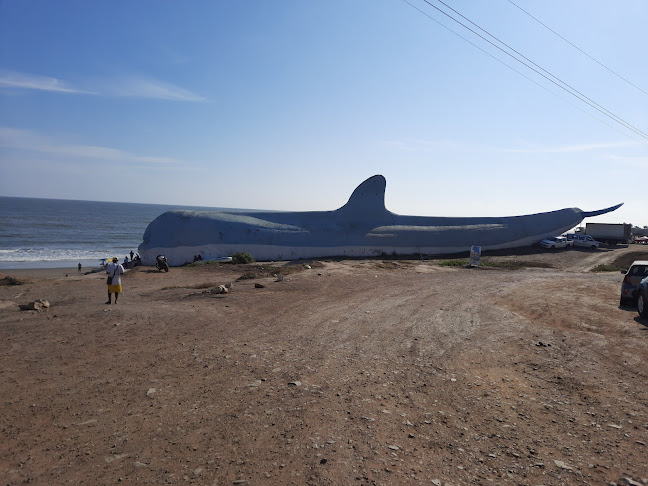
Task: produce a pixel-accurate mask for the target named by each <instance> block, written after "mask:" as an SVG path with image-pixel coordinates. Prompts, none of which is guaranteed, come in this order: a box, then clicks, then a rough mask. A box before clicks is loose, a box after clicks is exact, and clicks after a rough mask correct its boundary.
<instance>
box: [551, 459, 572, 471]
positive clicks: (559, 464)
mask: <svg viewBox="0 0 648 486" xmlns="http://www.w3.org/2000/svg"><path fill="white" fill-rule="evenodd" d="M554 464H555V465H556V466H558V467H559V468H561V469H566V470H567V471H573V469H572V468H571V466H568V465H567V464H565V463H564V462H562V461H554Z"/></svg>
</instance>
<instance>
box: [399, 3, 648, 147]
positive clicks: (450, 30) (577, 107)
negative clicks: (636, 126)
mask: <svg viewBox="0 0 648 486" xmlns="http://www.w3.org/2000/svg"><path fill="white" fill-rule="evenodd" d="M403 2H405V3H406V4H407V5H409V6H410V7H412V8H413V9H415V10H417V11H418V12H420V13H422V14H423V15H425V16H426V17H427V18H429V19H430V20H432V21H433V22H436V23H437V24H439V25H440V26H441V27H443V28H444V29H446V30H448V31H449V32H451V33H453V34H454V35H456V36H457V37H459V38H460V39H462V40H464V41H466V42H467V43H468V44H470V45H472V46H473V47H475V48H476V49H479V50H480V51H482V52H483V53H484V54H486V55H487V56H489V57H491V58H493V59H494V60H495V61H497V62H499V63H500V64H502V65H504V66H506V67H507V68H509V69H510V70H512V71H515V72H516V73H518V74H519V75H520V76H522V77H523V78H526V79H527V80H529V81H531V82H532V83H533V84H535V85H537V86H538V87H540V88H542V89H543V90H545V91H546V92H548V93H551V94H552V95H554V96H556V97H558V98H560V99H561V100H562V101H564V102H565V103H567V104H569V105H571V106H573V107H574V108H576V109H577V110H580V111H582V112H583V113H585V114H586V115H587V116H589V117H591V118H593V119H594V120H596V121H599V122H601V123H602V124H603V125H605V126H607V127H609V128H611V129H612V130H614V131H616V132H619V133H620V134H621V135H624V136H626V137H628V138H631V139H632V140H634V141H635V142H638V143H643V144H646V142H645V141H642V140H639V139H637V138H635V137H633V136H632V135H630V134H628V133H626V132H623V131H621V130H619V129H618V128H617V127H615V126H614V125H610V124H609V123H607V122H606V121H605V120H602V119H601V118H598V117H597V116H595V115H593V114H592V113H590V112H589V111H586V110H584V109H583V108H581V107H580V106H578V105H576V104H574V103H572V102H571V101H569V100H568V99H566V98H563V97H562V96H560V95H559V94H558V93H555V92H553V91H551V90H550V89H549V88H547V87H546V86H543V85H542V84H540V83H539V82H537V81H536V80H535V79H533V78H531V77H529V76H527V75H526V74H524V73H523V72H521V71H519V70H517V69H515V68H514V67H513V66H511V65H510V64H507V63H506V62H504V61H502V60H501V59H499V58H498V57H496V56H494V55H493V54H491V53H490V52H488V51H487V50H485V49H482V48H481V47H479V46H478V45H477V44H475V43H474V42H472V41H471V40H469V39H468V38H466V37H464V36H462V35H461V34H459V33H458V32H456V31H454V30H452V29H451V28H450V27H448V26H447V25H445V24H443V23H442V22H439V21H438V20H437V19H435V18H434V17H432V16H431V15H430V14H428V13H427V12H425V11H423V10H421V9H420V8H418V7H417V6H416V5H414V4H412V3H410V2H409V1H408V0H403ZM570 94H571V93H570Z"/></svg>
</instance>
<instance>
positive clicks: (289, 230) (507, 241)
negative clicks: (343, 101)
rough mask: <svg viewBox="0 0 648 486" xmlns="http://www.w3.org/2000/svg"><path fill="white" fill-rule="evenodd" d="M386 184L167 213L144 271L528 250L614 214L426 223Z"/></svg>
mask: <svg viewBox="0 0 648 486" xmlns="http://www.w3.org/2000/svg"><path fill="white" fill-rule="evenodd" d="M385 185H386V181H385V178H384V177H383V176H381V175H375V176H373V177H370V178H369V179H367V180H366V181H364V182H363V183H362V184H360V185H359V186H358V187H357V188H356V189H355V191H353V194H351V197H350V198H349V201H348V202H347V203H346V204H345V205H344V206H342V207H341V208H340V209H337V210H335V211H304V212H295V211H292V212H291V211H289V212H279V211H245V212H238V211H168V212H166V213H164V214H162V215H160V216H158V217H157V218H156V219H155V220H153V221H152V222H151V223H150V224H149V225H148V227H147V228H146V231H145V232H144V238H143V242H142V244H141V245H140V246H139V253H140V256H141V257H142V261H143V263H144V264H145V265H152V264H153V263H154V261H155V257H156V255H158V254H163V255H165V256H166V257H167V259H168V261H169V263H170V264H171V265H182V264H184V263H186V262H190V261H192V260H193V257H194V255H201V256H202V258H203V259H205V260H207V259H210V258H216V257H222V256H226V255H232V254H234V253H236V252H247V253H249V254H251V255H252V256H253V257H254V258H255V259H257V260H261V261H263V260H293V259H299V258H317V257H327V256H349V257H374V256H380V255H383V254H389V255H394V254H395V255H411V254H426V255H441V254H448V253H457V252H463V251H468V250H470V247H471V246H472V245H479V246H481V247H482V250H493V249H502V248H514V247H519V246H528V245H531V244H533V243H535V242H537V241H538V240H541V239H543V238H545V237H547V236H552V235H556V234H560V233H563V232H565V231H567V230H569V229H570V228H573V227H574V226H576V225H578V224H579V223H580V222H581V221H582V220H583V219H584V218H586V217H590V216H598V215H600V214H604V213H607V212H610V211H614V210H615V209H617V208H619V207H620V206H621V205H622V204H623V203H621V204H618V205H616V206H613V207H610V208H607V209H601V210H599V211H591V212H587V211H581V210H580V209H578V208H568V209H560V210H557V211H551V212H547V213H538V214H530V215H525V216H509V217H474V218H473V217H429V216H404V215H398V214H394V213H392V212H390V211H388V210H387V209H386V208H385Z"/></svg>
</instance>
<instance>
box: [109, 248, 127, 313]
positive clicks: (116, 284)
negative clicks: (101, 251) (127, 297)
mask: <svg viewBox="0 0 648 486" xmlns="http://www.w3.org/2000/svg"><path fill="white" fill-rule="evenodd" d="M106 273H107V274H108V302H106V304H112V294H115V304H116V303H117V299H118V298H119V294H120V292H121V291H122V286H121V277H120V276H121V275H122V274H123V273H124V267H122V266H121V265H120V264H119V259H118V258H117V257H113V259H112V263H109V264H108V265H107V266H106Z"/></svg>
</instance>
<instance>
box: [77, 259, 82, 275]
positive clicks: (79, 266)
mask: <svg viewBox="0 0 648 486" xmlns="http://www.w3.org/2000/svg"><path fill="white" fill-rule="evenodd" d="M77 268H78V269H79V273H81V262H79V265H77Z"/></svg>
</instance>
